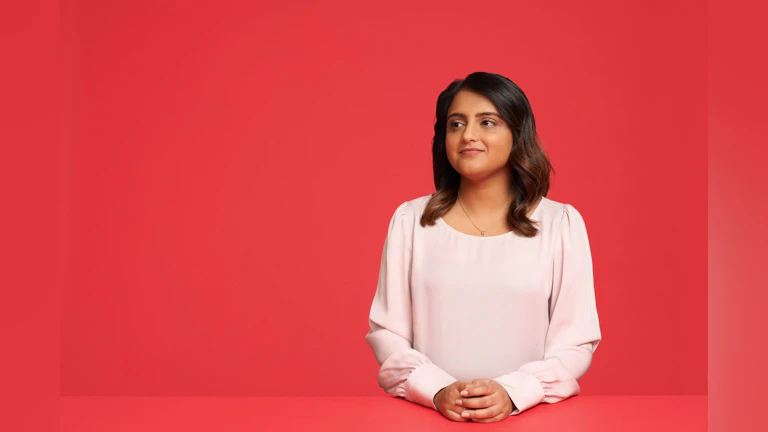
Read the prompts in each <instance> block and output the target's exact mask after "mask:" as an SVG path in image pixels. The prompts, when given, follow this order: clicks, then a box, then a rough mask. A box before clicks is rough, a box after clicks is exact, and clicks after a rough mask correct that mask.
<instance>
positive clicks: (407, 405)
mask: <svg viewBox="0 0 768 432" xmlns="http://www.w3.org/2000/svg"><path fill="white" fill-rule="evenodd" d="M60 408H61V409H60V413H61V431H62V432H70V431H71V432H75V431H77V432H90V431H94V432H95V431H98V432H104V431H110V432H122V431H141V432H154V431H158V432H159V431H163V432H168V431H177V430H178V431H184V432H196V431H216V432H219V431H249V432H254V431H318V430H321V431H322V430H333V431H398V432H407V431H433V430H434V431H449V430H469V429H472V430H477V429H478V428H482V429H483V430H510V431H517V432H525V431H531V432H533V431H535V432H543V431H568V432H577V431H585V432H586V431H589V432H599V431H618V430H620V431H622V432H630V431H653V432H662V431H682V430H684V431H706V429H707V427H706V426H707V397H706V396H581V395H580V396H575V397H572V398H570V399H567V400H565V401H562V402H559V403H557V404H552V405H550V404H539V405H537V406H535V407H533V408H531V409H530V410H528V411H526V412H524V413H522V414H520V415H519V416H512V417H508V418H507V419H505V420H503V421H501V422H498V423H492V424H479V423H471V422H469V423H457V422H452V421H450V420H448V419H446V418H444V417H442V416H441V415H440V414H439V413H438V412H437V411H434V410H429V409H427V408H424V407H422V406H420V405H417V404H414V403H411V402H408V401H406V400H404V399H400V398H397V399H396V398H392V397H390V396H387V395H382V396H374V397H274V398H266V397H62V398H61V405H60Z"/></svg>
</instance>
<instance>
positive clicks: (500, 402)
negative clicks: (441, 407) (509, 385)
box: [455, 378, 514, 423]
mask: <svg viewBox="0 0 768 432" xmlns="http://www.w3.org/2000/svg"><path fill="white" fill-rule="evenodd" d="M460 395H461V397H460V398H459V399H458V400H456V401H455V402H456V405H457V406H458V407H463V408H466V409H465V410H464V411H460V413H461V415H462V417H463V418H464V419H469V420H472V421H473V422H477V423H492V422H497V421H501V420H504V419H505V418H507V417H509V415H510V413H512V410H513V409H514V404H513V403H512V399H510V398H509V395H508V394H507V391H506V390H505V389H504V387H502V386H501V384H499V383H497V382H496V381H493V380H490V379H485V378H480V379H476V380H473V381H472V382H471V383H470V384H469V385H468V386H465V388H464V389H463V390H461V391H460Z"/></svg>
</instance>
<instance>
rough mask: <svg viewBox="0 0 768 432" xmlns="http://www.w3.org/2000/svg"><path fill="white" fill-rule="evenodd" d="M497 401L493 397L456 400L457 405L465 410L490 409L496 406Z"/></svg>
mask: <svg viewBox="0 0 768 432" xmlns="http://www.w3.org/2000/svg"><path fill="white" fill-rule="evenodd" d="M495 399H496V398H494V397H493V396H475V397H470V398H461V399H457V400H456V405H458V406H460V407H464V408H472V409H477V408H488V407H490V406H493V405H496V402H495Z"/></svg>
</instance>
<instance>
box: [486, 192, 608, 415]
mask: <svg viewBox="0 0 768 432" xmlns="http://www.w3.org/2000/svg"><path fill="white" fill-rule="evenodd" d="M563 206H564V207H563V213H562V219H561V220H560V223H559V226H560V227H559V233H558V239H557V240H556V243H555V248H554V253H555V258H554V272H553V273H554V278H553V285H552V293H551V296H550V299H549V301H550V302H549V317H550V318H549V327H548V330H547V334H546V340H545V344H544V358H543V359H542V360H540V361H533V362H529V363H526V364H524V365H522V366H521V367H520V368H519V369H517V370H515V371H513V372H511V373H509V374H506V375H502V376H500V377H497V378H494V381H497V382H498V383H499V384H501V385H502V387H504V389H505V390H507V393H508V394H509V397H510V399H511V400H512V402H513V404H514V405H515V409H514V410H513V411H512V413H511V415H516V414H520V413H521V412H523V411H525V410H527V409H529V408H531V407H533V406H535V405H537V404H539V403H541V402H545V403H556V402H559V401H561V400H564V399H567V398H569V397H571V396H575V395H577V394H579V393H580V392H581V388H580V386H579V383H578V381H577V380H579V379H580V378H581V377H582V376H583V375H584V374H585V373H586V372H587V370H588V369H589V366H590V364H591V363H592V355H593V354H594V352H595V350H596V349H597V346H598V344H599V343H600V340H601V333H600V324H599V320H598V316H597V306H596V303H595V290H594V281H593V271H592V255H591V251H590V246H589V239H588V237H587V228H586V225H585V223H584V219H583V218H582V216H581V214H580V213H579V212H578V211H576V209H575V208H574V207H573V206H571V205H570V204H564V205H563Z"/></svg>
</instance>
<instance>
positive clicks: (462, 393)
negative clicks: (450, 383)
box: [461, 390, 469, 396]
mask: <svg viewBox="0 0 768 432" xmlns="http://www.w3.org/2000/svg"><path fill="white" fill-rule="evenodd" d="M468 394H469V392H468V391H466V390H462V391H461V395H462V396H466V395H468Z"/></svg>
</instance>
